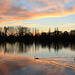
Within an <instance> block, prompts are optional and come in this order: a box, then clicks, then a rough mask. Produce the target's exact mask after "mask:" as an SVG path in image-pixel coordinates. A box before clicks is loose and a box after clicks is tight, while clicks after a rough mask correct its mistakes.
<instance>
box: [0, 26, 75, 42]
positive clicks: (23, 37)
mask: <svg viewBox="0 0 75 75" xmlns="http://www.w3.org/2000/svg"><path fill="white" fill-rule="evenodd" d="M3 41H10V42H13V41H25V42H26V41H44V42H50V41H66V42H75V30H71V31H70V32H68V31H64V32H62V31H59V29H58V28H55V30H54V31H53V32H51V30H50V28H49V30H48V32H41V33H40V32H39V29H37V28H33V29H31V28H28V27H21V26H17V27H3V28H2V27H0V42H3Z"/></svg>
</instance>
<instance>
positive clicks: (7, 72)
mask: <svg viewBox="0 0 75 75" xmlns="http://www.w3.org/2000/svg"><path fill="white" fill-rule="evenodd" d="M33 56H37V57H43V58H40V59H34V57H33ZM61 56H63V57H61ZM64 56H68V57H64ZM71 56H72V57H71ZM0 75H75V44H74V43H66V42H65V43H33V42H32V43H23V42H15V43H1V44H0Z"/></svg>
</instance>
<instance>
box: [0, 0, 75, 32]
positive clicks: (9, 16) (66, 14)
mask: <svg viewBox="0 0 75 75" xmlns="http://www.w3.org/2000/svg"><path fill="white" fill-rule="evenodd" d="M4 26H24V27H30V28H33V27H34V28H37V29H39V30H40V31H48V29H49V28H51V31H53V30H54V29H55V28H57V27H58V28H59V30H62V31H70V30H74V29H75V0H0V27H4Z"/></svg>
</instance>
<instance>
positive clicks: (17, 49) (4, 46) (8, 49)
mask: <svg viewBox="0 0 75 75" xmlns="http://www.w3.org/2000/svg"><path fill="white" fill-rule="evenodd" d="M40 48H41V49H45V48H48V49H49V52H50V50H51V49H54V51H55V52H59V50H62V48H69V49H70V50H72V51H75V43H68V42H50V43H44V42H31V43H29V42H15V43H8V42H5V43H1V44H0V51H1V52H4V53H27V52H34V51H35V52H36V51H39V50H40Z"/></svg>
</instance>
